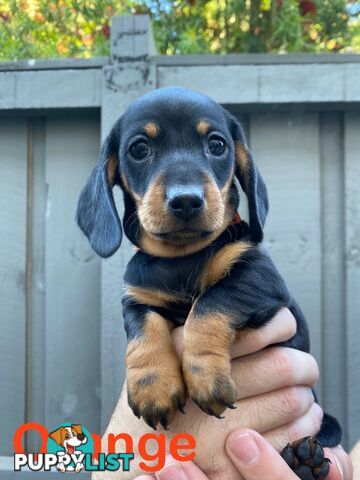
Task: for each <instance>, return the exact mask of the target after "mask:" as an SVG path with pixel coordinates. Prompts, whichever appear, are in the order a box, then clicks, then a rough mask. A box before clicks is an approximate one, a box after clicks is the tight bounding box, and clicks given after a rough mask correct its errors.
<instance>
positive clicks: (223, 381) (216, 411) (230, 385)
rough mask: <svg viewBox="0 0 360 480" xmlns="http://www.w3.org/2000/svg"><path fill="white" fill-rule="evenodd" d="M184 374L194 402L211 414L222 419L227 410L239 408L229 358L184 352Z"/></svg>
mask: <svg viewBox="0 0 360 480" xmlns="http://www.w3.org/2000/svg"><path fill="white" fill-rule="evenodd" d="M183 374H184V379H185V383H186V386H187V389H188V392H189V395H190V397H191V399H192V400H193V401H194V402H195V403H196V404H197V405H198V406H199V407H200V408H201V409H202V410H203V411H204V412H205V413H207V414H208V415H213V416H215V417H217V418H222V413H223V412H224V411H225V410H226V408H236V405H235V402H236V388H235V384H234V382H233V380H232V378H231V369H230V361H229V360H228V359H227V358H219V357H218V356H216V355H211V354H207V355H201V356H195V355H192V354H191V353H190V352H187V351H186V350H185V351H184V357H183Z"/></svg>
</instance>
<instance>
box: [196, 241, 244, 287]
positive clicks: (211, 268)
mask: <svg viewBox="0 0 360 480" xmlns="http://www.w3.org/2000/svg"><path fill="white" fill-rule="evenodd" d="M251 247H252V244H251V243H250V242H234V243H229V244H227V245H225V247H223V248H222V249H221V250H220V251H218V252H216V253H215V255H214V256H213V257H212V258H211V259H210V260H209V261H208V262H207V264H206V265H205V268H204V270H203V273H202V274H201V277H200V290H201V291H203V290H205V289H206V288H208V287H209V286H210V285H213V284H214V283H216V282H218V281H219V280H221V279H222V278H224V277H226V275H229V273H230V270H231V268H232V267H233V265H234V264H235V263H236V262H237V261H238V260H239V258H241V256H242V255H243V254H244V253H246V252H247V251H248V250H249V249H250V248H251Z"/></svg>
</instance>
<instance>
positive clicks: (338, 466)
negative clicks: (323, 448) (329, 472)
mask: <svg viewBox="0 0 360 480" xmlns="http://www.w3.org/2000/svg"><path fill="white" fill-rule="evenodd" d="M333 458H334V460H335V463H336V466H337V468H338V470H339V473H340V478H341V479H343V478H344V471H343V469H342V465H340V463H339V461H338V459H337V458H336V456H335V457H333Z"/></svg>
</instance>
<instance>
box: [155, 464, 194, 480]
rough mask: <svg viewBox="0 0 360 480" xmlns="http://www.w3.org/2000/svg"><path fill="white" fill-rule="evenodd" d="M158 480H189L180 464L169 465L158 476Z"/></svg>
mask: <svg viewBox="0 0 360 480" xmlns="http://www.w3.org/2000/svg"><path fill="white" fill-rule="evenodd" d="M157 478H158V480H189V478H188V476H187V475H186V474H185V472H184V470H183V468H182V466H181V465H180V463H176V462H174V463H169V464H168V465H165V467H164V468H163V469H162V470H161V471H160V472H159V473H158V474H157Z"/></svg>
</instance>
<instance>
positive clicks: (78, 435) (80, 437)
mask: <svg viewBox="0 0 360 480" xmlns="http://www.w3.org/2000/svg"><path fill="white" fill-rule="evenodd" d="M77 438H78V440H80V442H82V441H83V440H84V438H85V435H84V434H83V433H78V434H77Z"/></svg>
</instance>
